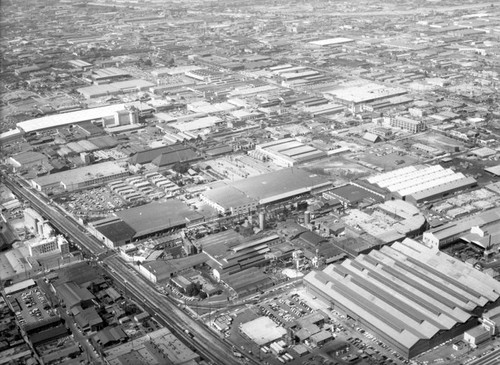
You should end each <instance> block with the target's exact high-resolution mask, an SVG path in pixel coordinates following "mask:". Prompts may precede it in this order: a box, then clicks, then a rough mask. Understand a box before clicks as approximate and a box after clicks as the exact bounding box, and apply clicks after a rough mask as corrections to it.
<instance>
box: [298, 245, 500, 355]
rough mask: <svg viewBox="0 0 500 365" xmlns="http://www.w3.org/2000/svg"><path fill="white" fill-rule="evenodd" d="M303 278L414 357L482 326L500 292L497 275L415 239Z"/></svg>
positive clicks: (325, 297) (316, 292) (338, 307)
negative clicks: (480, 323) (482, 316)
mask: <svg viewBox="0 0 500 365" xmlns="http://www.w3.org/2000/svg"><path fill="white" fill-rule="evenodd" d="M304 283H305V285H306V287H307V288H308V290H310V291H311V292H312V293H314V295H316V296H318V297H319V298H321V299H323V300H324V301H326V302H327V303H330V304H331V305H332V307H333V308H335V309H336V310H340V311H342V312H344V313H346V314H347V315H348V316H350V317H352V318H354V319H355V320H357V321H358V322H359V323H360V325H362V326H364V327H365V328H366V329H367V330H369V331H370V332H371V333H372V334H374V335H375V336H376V337H377V338H378V339H380V340H382V341H384V342H385V343H386V344H388V345H389V346H390V347H392V348H393V349H395V350H396V351H398V352H400V353H401V354H402V355H403V356H406V357H408V358H411V357H414V356H416V355H418V354H420V353H422V352H425V351H427V350H429V349H431V348H433V347H435V346H437V345H439V344H441V343H443V342H445V341H447V340H449V339H451V338H454V337H456V336H458V335H461V334H463V333H464V332H465V331H466V330H468V329H470V328H472V327H474V326H476V325H477V324H478V321H477V317H478V316H480V315H481V313H482V312H483V311H484V310H485V309H488V308H490V307H494V306H496V305H498V304H499V297H500V283H499V282H498V281H496V280H495V279H493V278H492V277H490V276H488V275H487V274H484V273H482V272H481V271H478V270H475V269H474V268H473V267H472V266H469V265H467V264H465V263H464V262H462V261H459V260H457V259H454V258H453V257H451V256H448V255H447V254H445V253H443V252H439V251H436V250H435V249H431V248H427V247H425V246H423V245H421V244H419V243H418V242H416V241H413V240H411V239H405V240H404V241H403V242H396V243H394V244H393V245H392V246H384V247H382V248H381V249H380V250H372V251H371V252H370V253H369V254H366V255H365V254H362V255H359V256H358V257H356V258H355V259H348V260H345V261H344V262H342V263H341V264H333V265H329V266H328V267H327V268H325V269H324V270H323V271H313V272H311V273H309V274H308V275H306V276H305V277H304Z"/></svg>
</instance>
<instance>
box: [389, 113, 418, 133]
mask: <svg viewBox="0 0 500 365" xmlns="http://www.w3.org/2000/svg"><path fill="white" fill-rule="evenodd" d="M391 127H394V128H400V129H404V130H405V131H408V132H410V133H420V132H423V131H424V130H425V124H424V122H422V121H420V120H414V119H410V118H406V117H401V116H398V117H394V118H391Z"/></svg>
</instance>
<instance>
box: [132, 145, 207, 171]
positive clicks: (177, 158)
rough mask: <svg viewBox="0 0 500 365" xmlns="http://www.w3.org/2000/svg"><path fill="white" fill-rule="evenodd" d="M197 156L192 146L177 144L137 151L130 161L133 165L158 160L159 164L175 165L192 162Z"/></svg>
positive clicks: (157, 163) (156, 162)
mask: <svg viewBox="0 0 500 365" xmlns="http://www.w3.org/2000/svg"><path fill="white" fill-rule="evenodd" d="M162 156H164V157H162ZM197 158H198V156H197V155H196V152H195V151H194V150H193V149H192V148H189V147H186V146H184V145H182V144H177V145H172V146H161V147H157V148H151V149H148V150H145V151H140V152H137V153H135V154H134V155H133V156H132V157H131V158H130V159H129V162H130V164H131V165H145V164H148V163H152V162H153V161H155V160H156V161H155V164H156V165H157V166H165V164H168V165H173V164H175V163H176V162H181V161H182V162H191V161H193V160H195V159H197ZM167 162H168V163H167Z"/></svg>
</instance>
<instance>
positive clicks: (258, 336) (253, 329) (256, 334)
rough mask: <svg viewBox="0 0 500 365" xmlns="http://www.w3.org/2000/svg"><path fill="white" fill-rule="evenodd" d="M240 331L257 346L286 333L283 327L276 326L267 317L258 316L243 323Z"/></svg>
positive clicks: (278, 338)
mask: <svg viewBox="0 0 500 365" xmlns="http://www.w3.org/2000/svg"><path fill="white" fill-rule="evenodd" d="M240 331H241V332H242V333H243V334H245V335H246V336H247V337H248V338H249V339H251V340H252V341H253V342H255V343H256V344H257V345H259V346H265V345H267V344H270V343H271V342H274V341H277V340H280V339H282V338H283V337H284V336H285V335H286V333H287V331H286V329H285V328H283V327H281V326H278V325H277V324H276V323H274V322H273V320H272V319H271V318H269V317H259V318H256V319H254V320H253V321H250V322H246V323H243V324H242V325H241V328H240Z"/></svg>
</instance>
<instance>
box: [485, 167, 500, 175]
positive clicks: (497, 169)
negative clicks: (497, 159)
mask: <svg viewBox="0 0 500 365" xmlns="http://www.w3.org/2000/svg"><path fill="white" fill-rule="evenodd" d="M484 171H486V172H489V173H490V174H492V175H495V176H500V165H496V166H492V167H486V168H485V169H484Z"/></svg>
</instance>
